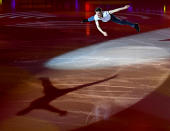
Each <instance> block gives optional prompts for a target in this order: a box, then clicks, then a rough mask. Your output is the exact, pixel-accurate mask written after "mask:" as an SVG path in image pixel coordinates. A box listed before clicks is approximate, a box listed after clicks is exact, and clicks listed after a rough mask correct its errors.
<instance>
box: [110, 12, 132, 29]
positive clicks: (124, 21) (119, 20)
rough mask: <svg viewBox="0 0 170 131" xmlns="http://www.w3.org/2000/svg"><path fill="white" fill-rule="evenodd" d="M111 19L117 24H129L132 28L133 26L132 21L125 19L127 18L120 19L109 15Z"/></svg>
mask: <svg viewBox="0 0 170 131" xmlns="http://www.w3.org/2000/svg"><path fill="white" fill-rule="evenodd" d="M111 21H113V22H115V23H117V24H120V25H129V26H131V27H133V28H134V27H135V24H134V23H131V22H129V21H127V20H121V19H119V18H117V17H115V16H114V15H111Z"/></svg>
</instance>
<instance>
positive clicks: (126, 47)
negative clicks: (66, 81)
mask: <svg viewBox="0 0 170 131" xmlns="http://www.w3.org/2000/svg"><path fill="white" fill-rule="evenodd" d="M167 30H168V31H169V29H164V30H158V31H153V32H149V33H143V34H139V35H134V36H129V37H124V38H121V39H116V40H110V41H107V42H103V43H99V44H96V45H93V46H89V47H85V48H81V49H78V50H75V51H72V52H69V53H66V54H64V55H61V56H58V57H55V58H53V59H51V60H49V61H48V62H47V63H46V64H45V66H46V67H48V68H51V69H66V70H73V69H87V68H88V69H94V68H95V69H96V68H104V67H113V66H123V65H131V64H140V63H145V62H153V61H158V60H161V59H166V58H168V57H169V56H170V47H167V46H169V44H165V43H163V42H161V41H159V40H160V39H164V38H165V36H164V34H163V33H160V32H163V31H165V32H167ZM158 34H159V35H158ZM160 34H162V35H160ZM151 35H152V37H150V36H151ZM154 36H155V40H152V39H150V38H153V37H154ZM161 43H162V45H161Z"/></svg>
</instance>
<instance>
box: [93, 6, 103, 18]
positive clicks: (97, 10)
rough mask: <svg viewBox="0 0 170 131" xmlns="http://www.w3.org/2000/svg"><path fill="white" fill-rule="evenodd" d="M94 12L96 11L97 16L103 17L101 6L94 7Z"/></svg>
mask: <svg viewBox="0 0 170 131" xmlns="http://www.w3.org/2000/svg"><path fill="white" fill-rule="evenodd" d="M95 12H96V15H97V16H98V17H99V18H102V17H103V13H102V8H96V9H95Z"/></svg>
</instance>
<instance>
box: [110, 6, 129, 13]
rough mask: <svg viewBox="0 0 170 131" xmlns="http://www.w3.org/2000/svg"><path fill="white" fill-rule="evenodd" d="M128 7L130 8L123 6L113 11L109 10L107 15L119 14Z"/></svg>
mask: <svg viewBox="0 0 170 131" xmlns="http://www.w3.org/2000/svg"><path fill="white" fill-rule="evenodd" d="M129 7H130V5H125V6H124V7H122V8H117V9H114V10H109V14H113V13H115V12H119V11H121V10H126V9H128V8H129Z"/></svg>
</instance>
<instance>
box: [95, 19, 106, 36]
mask: <svg viewBox="0 0 170 131" xmlns="http://www.w3.org/2000/svg"><path fill="white" fill-rule="evenodd" d="M95 23H96V27H97V29H98V30H99V31H100V32H101V33H102V34H103V35H104V36H107V32H104V31H103V30H102V29H101V28H100V25H99V21H98V20H95Z"/></svg>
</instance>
